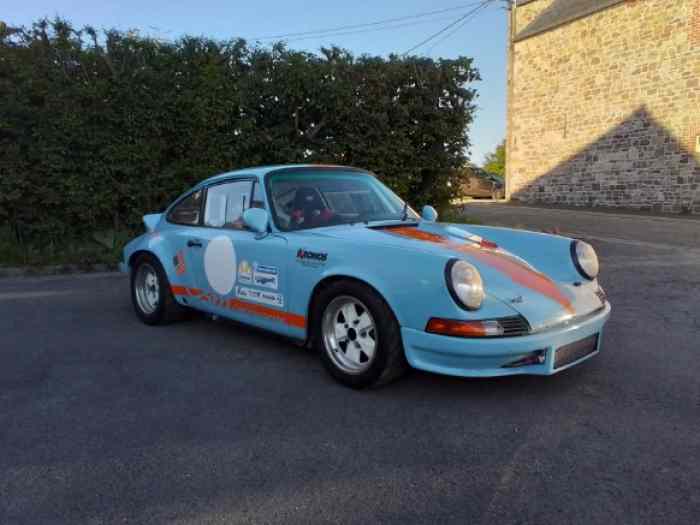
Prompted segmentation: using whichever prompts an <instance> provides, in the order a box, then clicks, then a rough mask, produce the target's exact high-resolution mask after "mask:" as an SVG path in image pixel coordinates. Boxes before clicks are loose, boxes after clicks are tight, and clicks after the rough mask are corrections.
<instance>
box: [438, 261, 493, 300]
mask: <svg viewBox="0 0 700 525" xmlns="http://www.w3.org/2000/svg"><path fill="white" fill-rule="evenodd" d="M445 270H446V271H445V277H446V280H447V289H448V290H449V291H450V295H452V298H453V299H454V300H455V301H456V302H457V304H458V305H460V306H462V307H464V308H466V309H467V310H476V309H478V308H479V307H480V306H481V302H482V301H483V300H484V283H483V282H482V280H481V275H480V274H479V271H478V270H477V269H476V268H475V267H474V266H473V265H471V264H469V263H468V262H467V261H462V260H460V259H452V260H450V262H448V263H447V267H446V268H445Z"/></svg>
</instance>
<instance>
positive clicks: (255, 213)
mask: <svg viewBox="0 0 700 525" xmlns="http://www.w3.org/2000/svg"><path fill="white" fill-rule="evenodd" d="M243 223H244V224H245V225H246V226H247V227H248V229H250V230H252V231H254V232H255V233H267V231H268V226H269V224H270V217H269V216H268V214H267V210H263V209H262V208H248V209H247V210H246V211H244V212H243Z"/></svg>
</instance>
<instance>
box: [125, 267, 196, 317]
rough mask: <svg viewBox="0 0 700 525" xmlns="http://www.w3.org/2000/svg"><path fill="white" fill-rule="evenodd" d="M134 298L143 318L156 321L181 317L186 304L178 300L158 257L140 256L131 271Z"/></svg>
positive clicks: (132, 300)
mask: <svg viewBox="0 0 700 525" xmlns="http://www.w3.org/2000/svg"><path fill="white" fill-rule="evenodd" d="M131 302H132V304H133V306H134V311H135V312H136V315H137V316H138V318H139V319H141V321H143V322H144V323H146V324H148V325H156V324H162V323H168V322H172V321H177V320H180V319H182V318H183V317H184V313H185V308H184V307H183V306H181V305H179V304H178V303H177V301H175V297H174V296H173V292H172V290H171V289H170V282H169V281H168V276H167V275H166V274H165V270H163V267H162V266H161V264H160V262H159V261H158V259H156V258H155V257H153V256H152V255H148V254H146V255H142V256H140V257H139V258H138V259H137V260H136V262H135V263H134V265H133V268H132V271H131Z"/></svg>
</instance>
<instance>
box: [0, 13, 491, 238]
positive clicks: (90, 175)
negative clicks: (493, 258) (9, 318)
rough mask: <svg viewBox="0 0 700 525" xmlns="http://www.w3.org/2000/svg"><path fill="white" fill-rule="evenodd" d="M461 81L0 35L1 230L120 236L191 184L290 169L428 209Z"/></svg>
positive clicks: (190, 45) (43, 33) (93, 38)
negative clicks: (352, 175) (337, 172)
mask: <svg viewBox="0 0 700 525" xmlns="http://www.w3.org/2000/svg"><path fill="white" fill-rule="evenodd" d="M475 80H478V72H477V71H476V69H475V68H474V67H473V63H472V59H470V58H464V57H463V58H459V59H455V60H437V61H435V60H431V59H428V58H419V57H399V56H390V57H388V58H381V57H374V56H361V57H354V56H353V55H351V54H350V53H349V52H347V51H344V50H341V49H338V48H330V49H323V50H322V52H321V53H319V54H312V53H307V52H301V51H293V50H290V49H287V48H286V47H285V46H284V45H281V44H278V45H275V46H273V47H271V48H265V47H259V46H251V45H248V44H247V43H246V42H245V41H244V40H232V41H229V42H220V41H214V40H210V39H208V38H204V37H197V38H192V37H186V38H183V39H181V40H179V41H177V42H175V43H163V42H159V41H156V40H154V39H151V38H144V37H142V36H139V35H138V34H134V33H123V32H117V31H107V32H104V33H98V32H96V31H95V30H94V29H92V28H90V27H85V28H83V29H76V28H73V27H72V26H71V25H70V24H69V23H68V22H66V21H63V20H54V21H47V20H41V21H39V22H37V23H35V24H34V25H33V26H32V27H31V28H9V27H7V26H6V25H4V24H1V23H0V223H4V224H5V225H7V229H8V230H9V231H11V232H12V235H14V236H15V237H16V239H17V240H18V241H19V242H20V243H29V242H34V241H37V240H40V239H44V240H45V239H49V240H50V241H51V242H60V240H61V239H64V238H68V237H70V238H80V236H86V235H87V236H95V235H100V232H105V231H111V232H124V231H129V230H133V229H135V228H137V227H138V226H139V224H140V218H141V216H142V215H143V214H144V213H147V212H152V211H157V210H160V209H162V208H163V206H165V205H166V204H167V203H168V202H170V201H171V200H172V199H173V198H174V197H175V196H176V195H177V194H178V193H180V192H181V191H182V190H184V189H185V188H187V187H189V186H191V185H192V184H194V183H195V182H197V181H199V180H201V179H203V178H206V177H208V176H211V175H213V174H216V173H220V172H223V171H226V170H230V169H234V168H241V167H245V166H253V165H260V164H272V163H291V162H302V161H303V162H331V163H338V164H349V165H355V166H360V167H364V168H368V169H371V170H373V171H375V172H376V173H377V174H379V176H380V177H382V179H383V180H384V181H385V182H387V183H389V184H390V185H391V186H392V187H393V188H394V189H395V190H397V191H398V193H400V194H401V195H402V196H404V197H407V198H408V199H409V201H410V202H412V203H414V204H422V203H424V202H432V203H434V204H437V205H438V206H442V205H444V204H445V203H447V202H448V200H449V199H450V198H451V197H452V196H453V195H452V194H453V190H457V189H458V188H459V184H458V180H457V178H458V175H457V172H456V170H455V168H458V167H460V166H461V165H462V164H463V163H464V160H465V150H466V149H467V148H468V147H469V141H468V137H467V130H468V126H469V124H470V123H471V121H472V116H473V112H474V104H473V102H474V98H475V95H476V94H475V90H474V89H473V82H474V81H475Z"/></svg>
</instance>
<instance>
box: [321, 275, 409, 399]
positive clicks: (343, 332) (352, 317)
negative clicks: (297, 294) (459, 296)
mask: <svg viewBox="0 0 700 525" xmlns="http://www.w3.org/2000/svg"><path fill="white" fill-rule="evenodd" d="M315 305H316V306H315V311H314V316H313V318H314V320H315V324H316V336H315V337H314V346H315V347H316V348H317V349H318V351H319V352H320V354H321V360H322V361H323V364H324V366H325V367H326V369H327V370H328V371H329V372H330V374H331V375H332V376H333V377H334V378H336V379H337V380H338V381H340V382H341V383H343V384H345V385H348V386H351V387H353V388H364V387H367V386H378V385H382V384H385V383H388V382H390V381H392V380H393V379H396V378H397V377H399V376H400V375H401V374H402V373H403V372H404V371H405V370H406V369H407V368H408V366H407V363H406V359H405V357H404V353H403V345H402V342H401V331H400V327H399V323H398V322H397V320H396V318H395V317H394V314H393V312H392V311H391V309H390V308H389V306H388V305H387V304H386V302H385V301H384V300H383V299H382V298H381V297H380V296H379V295H378V294H377V293H376V292H375V291H374V290H372V289H371V288H369V287H368V286H366V285H364V284H361V283H358V282H355V281H351V280H342V281H336V282H334V283H332V284H330V285H329V286H327V287H325V288H324V289H322V290H321V292H320V293H319V296H318V297H317V299H316V301H315Z"/></svg>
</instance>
